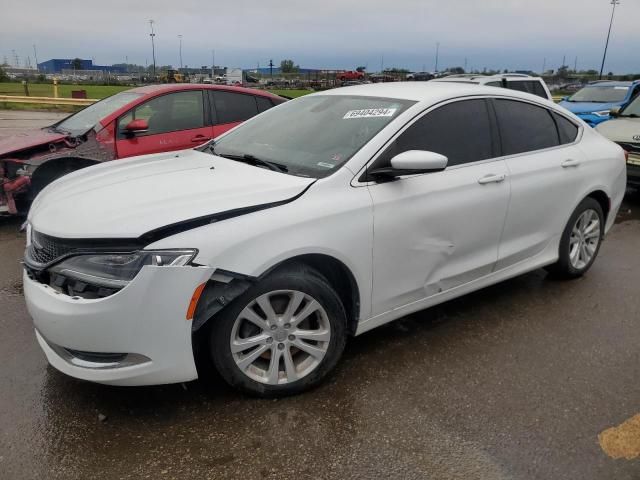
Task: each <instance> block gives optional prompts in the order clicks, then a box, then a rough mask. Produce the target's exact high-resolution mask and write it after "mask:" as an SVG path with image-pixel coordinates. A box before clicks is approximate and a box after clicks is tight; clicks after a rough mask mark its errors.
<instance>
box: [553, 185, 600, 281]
mask: <svg viewBox="0 0 640 480" xmlns="http://www.w3.org/2000/svg"><path fill="white" fill-rule="evenodd" d="M603 235H604V214H603V213H602V207H601V206H600V204H599V203H598V202H597V201H596V200H594V199H593V198H590V197H588V198H585V199H584V200H583V201H582V202H581V203H580V205H578V207H577V208H576V210H575V211H574V212H573V214H572V215H571V218H570V219H569V222H568V223H567V226H566V227H565V229H564V232H563V234H562V238H561V239H560V252H559V253H560V256H559V259H558V261H557V262H556V263H555V264H554V265H551V266H550V267H548V268H547V270H549V271H550V272H551V273H553V274H555V275H558V276H560V277H564V278H576V277H580V276H582V275H584V274H585V273H586V272H587V270H589V268H591V265H593V262H594V260H595V259H596V257H597V256H598V252H599V251H600V244H601V242H602V238H603Z"/></svg>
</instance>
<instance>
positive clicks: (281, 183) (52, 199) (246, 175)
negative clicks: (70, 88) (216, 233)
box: [29, 150, 315, 238]
mask: <svg viewBox="0 0 640 480" xmlns="http://www.w3.org/2000/svg"><path fill="white" fill-rule="evenodd" d="M314 181H315V179H313V178H305V177H296V176H293V175H287V174H284V173H279V172H274V171H271V170H267V169H264V168H259V167H255V166H251V165H247V164H244V163H240V162H237V161H233V160H229V159H226V158H221V157H216V156H213V155H210V154H207V153H203V152H199V151H195V150H185V151H180V152H172V153H166V154H157V155H145V156H142V157H133V158H130V159H127V160H115V161H113V162H108V163H105V164H101V165H97V166H94V167H89V168H85V169H83V170H79V171H77V172H74V173H72V174H70V175H67V176H65V177H63V178H61V179H59V180H57V181H55V182H54V183H52V184H51V185H49V186H48V187H47V188H45V189H44V190H43V191H42V192H41V194H40V195H38V197H37V198H36V200H35V201H34V203H33V205H32V207H31V211H30V212H29V222H30V223H31V225H32V227H33V229H34V230H36V231H39V232H41V233H44V234H47V235H51V236H54V237H60V238H138V237H140V236H142V235H143V234H145V233H149V232H151V231H153V230H157V229H161V228H163V227H167V226H170V225H175V224H178V223H181V222H187V221H189V220H193V219H197V218H201V217H206V216H209V215H214V214H218V213H223V212H229V211H232V210H233V211H236V210H237V209H244V208H249V207H257V206H261V205H265V204H270V203H274V202H281V201H286V200H289V199H292V198H294V197H295V196H296V195H299V194H301V193H302V192H303V191H304V190H305V189H306V188H307V187H308V186H309V185H311V184H312V183H313V182H314Z"/></svg>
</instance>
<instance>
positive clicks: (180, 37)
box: [178, 35, 182, 70]
mask: <svg viewBox="0 0 640 480" xmlns="http://www.w3.org/2000/svg"><path fill="white" fill-rule="evenodd" d="M178 38H179V39H180V70H182V35H178Z"/></svg>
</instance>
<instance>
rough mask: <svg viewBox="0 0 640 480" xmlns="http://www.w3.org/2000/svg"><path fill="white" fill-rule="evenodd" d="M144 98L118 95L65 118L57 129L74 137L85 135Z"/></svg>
mask: <svg viewBox="0 0 640 480" xmlns="http://www.w3.org/2000/svg"><path fill="white" fill-rule="evenodd" d="M142 96H143V94H142V93H133V92H120V93H117V94H115V95H113V96H111V97H107V98H105V99H104V100H100V101H99V102H96V103H94V104H93V105H89V106H88V107H87V108H85V109H83V110H80V111H79V112H78V113H76V114H74V115H71V116H70V117H67V118H65V119H64V120H63V121H62V122H60V123H58V124H57V125H55V129H56V130H60V131H63V132H65V133H69V134H71V135H72V136H77V135H83V134H85V133H87V132H88V131H89V130H91V129H92V128H93V127H94V126H95V125H96V124H97V123H98V122H99V121H100V120H102V119H103V118H104V117H106V116H107V115H109V114H111V113H113V112H115V111H116V110H118V109H119V108H121V107H124V106H125V105H126V104H128V103H130V102H133V101H134V100H136V99H138V98H140V97H142Z"/></svg>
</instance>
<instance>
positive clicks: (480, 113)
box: [382, 100, 493, 166]
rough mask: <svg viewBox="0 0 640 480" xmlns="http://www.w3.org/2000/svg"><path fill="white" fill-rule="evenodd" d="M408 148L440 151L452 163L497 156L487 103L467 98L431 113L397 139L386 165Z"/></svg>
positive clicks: (386, 155)
mask: <svg viewBox="0 0 640 480" xmlns="http://www.w3.org/2000/svg"><path fill="white" fill-rule="evenodd" d="M407 150H427V151H431V152H437V153H440V154H442V155H445V156H446V157H447V158H448V159H449V166H453V165H460V164H463V163H470V162H476V161H479V160H486V159H488V158H491V157H493V149H492V140H491V126H490V120H489V111H488V109H487V104H486V102H485V101H484V100H465V101H461V102H455V103H450V104H448V105H445V106H443V107H440V108H438V109H437V110H434V111H433V112H431V113H428V114H427V115H425V116H424V117H422V118H421V119H419V120H418V121H416V123H414V124H413V125H411V126H410V127H409V128H408V129H407V130H406V131H405V132H404V133H403V134H402V135H400V136H399V137H398V138H397V139H396V141H395V142H394V143H393V145H392V146H391V147H390V148H389V149H388V150H387V151H386V152H385V154H384V155H383V157H384V159H383V160H382V162H383V165H384V164H386V163H387V162H389V161H390V160H391V158H392V157H394V156H395V155H397V154H399V153H402V152H406V151H407Z"/></svg>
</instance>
